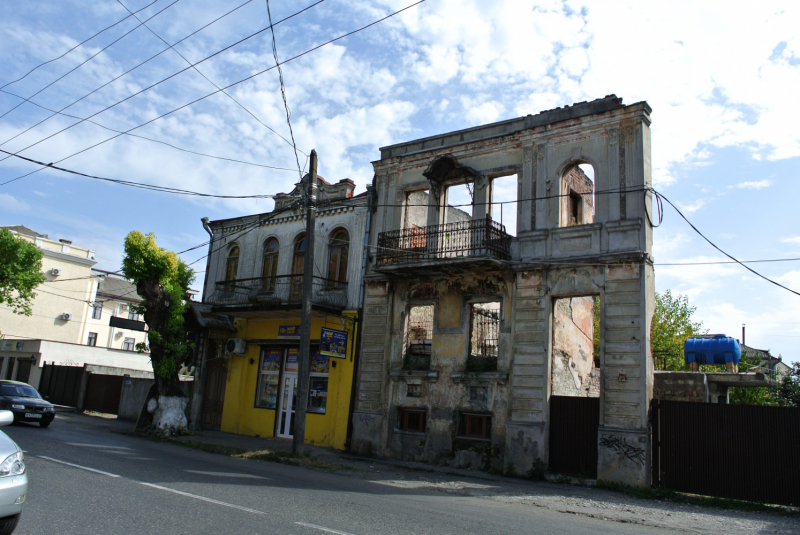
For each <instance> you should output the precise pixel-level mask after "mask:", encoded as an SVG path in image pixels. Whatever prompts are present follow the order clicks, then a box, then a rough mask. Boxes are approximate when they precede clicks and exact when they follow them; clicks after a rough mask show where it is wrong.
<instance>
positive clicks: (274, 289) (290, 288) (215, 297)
mask: <svg viewBox="0 0 800 535" xmlns="http://www.w3.org/2000/svg"><path fill="white" fill-rule="evenodd" d="M302 300H303V275H279V276H277V277H255V278H252V279H238V280H227V281H218V282H217V283H216V285H215V289H214V293H213V294H212V295H211V297H209V298H208V302H209V303H211V304H212V305H215V306H218V307H249V306H253V307H259V308H261V307H266V308H269V307H270V306H275V307H279V306H284V305H300V304H301V303H302ZM311 302H312V304H314V305H320V306H325V307H330V308H336V309H341V310H344V309H345V308H347V283H346V282H338V281H334V280H330V279H324V278H322V277H314V284H313V291H312V293H311Z"/></svg>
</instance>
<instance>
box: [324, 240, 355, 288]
mask: <svg viewBox="0 0 800 535" xmlns="http://www.w3.org/2000/svg"><path fill="white" fill-rule="evenodd" d="M328 251H329V253H328V279H329V280H330V281H337V282H347V257H348V256H349V253H350V236H349V235H348V234H347V231H346V230H344V229H338V230H335V231H333V234H331V239H330V241H329V242H328ZM332 283H333V282H331V284H332Z"/></svg>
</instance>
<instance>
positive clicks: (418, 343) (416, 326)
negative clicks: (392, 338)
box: [403, 305, 433, 370]
mask: <svg viewBox="0 0 800 535" xmlns="http://www.w3.org/2000/svg"><path fill="white" fill-rule="evenodd" d="M432 345H433V305H423V306H412V307H409V309H408V322H407V325H406V348H405V355H404V356H403V368H404V369H407V370H429V369H430V363H431V348H432Z"/></svg>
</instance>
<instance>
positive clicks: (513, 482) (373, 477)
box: [56, 413, 800, 535]
mask: <svg viewBox="0 0 800 535" xmlns="http://www.w3.org/2000/svg"><path fill="white" fill-rule="evenodd" d="M56 418H57V419H58V420H60V422H57V423H62V422H63V423H64V424H67V425H74V426H75V427H81V426H87V427H92V428H95V429H105V430H108V431H109V432H114V433H123V432H126V431H130V430H132V429H133V426H134V424H133V422H127V421H121V420H117V419H114V418H108V417H102V416H98V415H89V414H77V413H58V414H57V416H56ZM174 440H176V441H178V442H189V441H191V442H195V443H204V444H214V445H218V446H224V447H228V448H237V449H239V450H249V451H261V450H269V451H288V450H291V446H292V444H291V441H285V440H280V439H274V438H264V437H253V436H244V435H234V434H230V433H223V432H220V431H208V430H204V431H200V432H196V433H194V434H193V435H190V436H185V437H175V439H174ZM305 451H306V453H308V454H310V455H312V456H314V457H315V458H317V459H318V460H319V461H322V462H324V463H329V464H332V465H345V466H347V467H349V468H350V469H351V470H347V471H338V472H337V473H338V474H340V475H341V476H342V477H356V478H361V479H364V480H366V481H370V482H372V483H375V484H379V485H386V486H389V487H395V488H403V489H413V488H416V489H428V490H435V491H438V492H442V493H446V494H451V495H456V496H469V497H475V498H480V499H486V500H493V501H499V502H502V503H504V504H508V505H510V506H515V507H529V508H530V507H544V508H547V509H549V510H552V511H557V512H562V513H569V514H575V515H581V516H588V517H592V518H600V519H603V520H608V521H613V522H624V523H630V524H636V525H640V526H648V527H657V528H667V529H673V530H679V531H685V532H691V533H703V534H706V533H707V534H717V533H725V534H727V535H752V534H754V533H764V534H771V533H800V517H798V516H797V515H794V516H787V515H780V514H777V513H771V512H749V511H735V510H730V509H719V508H715V507H702V506H698V505H689V504H683V503H675V502H670V501H659V500H650V499H639V498H635V497H632V496H629V495H626V494H623V493H620V492H613V491H609V490H604V489H599V488H592V487H585V486H578V485H568V484H558V483H552V482H533V481H528V480H525V479H520V478H512V477H505V476H502V475H496V474H490V473H487V472H479V471H474V470H461V469H454V468H451V467H439V466H433V465H429V464H423V463H414V462H406V461H397V460H386V459H371V458H363V457H356V456H354V455H350V454H348V453H346V452H343V451H336V450H333V449H330V448H321V447H317V446H306V447H305ZM248 462H266V461H248ZM298 469H299V470H302V469H303V468H298Z"/></svg>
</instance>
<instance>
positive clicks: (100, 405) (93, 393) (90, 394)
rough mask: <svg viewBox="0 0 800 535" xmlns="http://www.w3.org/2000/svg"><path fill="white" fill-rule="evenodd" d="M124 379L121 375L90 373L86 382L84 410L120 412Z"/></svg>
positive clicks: (108, 412) (107, 412)
mask: <svg viewBox="0 0 800 535" xmlns="http://www.w3.org/2000/svg"><path fill="white" fill-rule="evenodd" d="M122 380H123V377H122V376H121V375H96V374H90V375H89V379H88V381H87V382H86V396H85V397H84V400H83V410H85V411H94V412H103V413H106V414H118V413H119V400H120V397H121V396H122Z"/></svg>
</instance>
